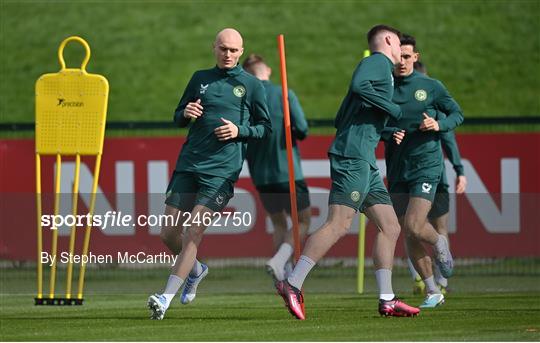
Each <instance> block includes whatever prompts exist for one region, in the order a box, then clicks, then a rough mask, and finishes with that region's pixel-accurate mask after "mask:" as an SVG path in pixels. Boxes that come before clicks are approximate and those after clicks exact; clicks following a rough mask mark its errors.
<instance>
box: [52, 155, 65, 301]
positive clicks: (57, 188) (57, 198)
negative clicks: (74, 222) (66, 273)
mask: <svg viewBox="0 0 540 343" xmlns="http://www.w3.org/2000/svg"><path fill="white" fill-rule="evenodd" d="M61 179H62V157H61V156H60V154H56V180H55V182H56V183H55V191H54V215H55V216H58V214H59V213H60V181H61ZM57 243H58V228H57V227H55V228H53V232H52V247H51V255H52V258H53V261H52V265H51V280H50V284H49V298H51V299H53V298H54V286H55V283H56V250H57Z"/></svg>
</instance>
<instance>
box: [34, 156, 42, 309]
mask: <svg viewBox="0 0 540 343" xmlns="http://www.w3.org/2000/svg"><path fill="white" fill-rule="evenodd" d="M36 210H37V298H38V299H42V298H43V265H42V264H41V252H42V251H43V235H42V230H43V228H42V227H41V213H42V212H41V156H39V154H36Z"/></svg>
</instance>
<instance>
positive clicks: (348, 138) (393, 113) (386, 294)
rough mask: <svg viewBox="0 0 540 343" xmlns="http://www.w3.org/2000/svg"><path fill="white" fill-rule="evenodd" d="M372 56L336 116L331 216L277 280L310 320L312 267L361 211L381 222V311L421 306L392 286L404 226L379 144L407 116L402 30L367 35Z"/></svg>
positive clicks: (379, 29)
mask: <svg viewBox="0 0 540 343" xmlns="http://www.w3.org/2000/svg"><path fill="white" fill-rule="evenodd" d="M367 40H368V44H369V49H370V51H371V53H372V54H371V56H369V57H366V58H364V59H363V60H362V61H361V62H360V63H359V64H358V66H357V67H356V70H355V71H354V73H353V76H352V81H351V83H350V86H349V91H348V93H347V95H346V96H345V98H344V100H343V102H342V103H341V107H340V109H339V111H338V113H337V116H336V119H335V125H336V128H337V132H336V137H335V139H334V141H333V143H332V145H331V147H330V150H329V151H328V155H329V158H330V177H331V179H332V188H331V190H330V197H329V208H328V218H327V219H326V222H325V223H324V224H323V226H322V227H321V228H319V229H318V230H317V231H316V232H314V233H313V234H312V235H311V236H310V237H309V238H308V239H307V241H306V245H305V248H304V250H303V252H302V256H300V258H299V260H298V263H297V264H296V266H295V268H294V270H293V271H292V273H291V275H290V276H289V277H288V278H287V279H285V280H284V281H281V282H278V283H276V288H277V290H278V293H279V294H280V295H281V296H282V297H283V300H284V301H285V305H286V306H287V308H288V309H289V312H290V313H291V314H292V315H293V316H295V317H296V318H297V319H300V320H304V319H305V314H304V312H303V309H302V302H303V295H302V292H301V289H302V285H303V283H304V280H305V279H306V277H307V275H308V274H309V272H310V270H311V269H312V268H313V267H314V266H315V264H316V263H317V261H319V260H320V259H321V258H322V257H323V256H324V255H325V254H326V253H327V251H328V250H329V249H330V248H331V247H332V246H333V245H334V244H335V243H336V242H337V241H338V240H339V239H340V238H341V237H343V236H344V235H345V234H346V233H347V231H348V230H349V228H350V227H351V224H352V220H353V218H354V216H355V215H356V214H357V212H358V211H359V210H360V211H362V212H364V213H365V214H366V215H367V216H368V218H369V219H370V220H371V221H372V222H373V223H375V225H376V226H377V228H378V230H377V234H376V237H375V242H374V247H373V262H374V264H375V277H376V280H377V286H378V288H379V303H378V308H379V313H380V314H381V315H385V316H400V317H401V316H414V315H417V314H418V313H419V312H420V310H419V309H417V308H414V307H412V306H409V305H407V304H405V303H404V302H403V301H401V300H399V299H398V298H397V297H396V296H395V294H394V291H393V289H392V267H393V260H394V250H395V247H396V243H397V240H398V237H399V233H400V226H399V223H398V219H397V217H396V213H395V212H394V208H393V207H392V202H391V200H390V196H389V194H388V191H387V190H386V188H385V186H384V184H383V182H382V179H381V176H380V174H379V170H378V169H377V165H376V159H375V148H376V147H377V144H378V142H379V139H380V136H381V132H382V130H383V128H384V126H385V124H386V122H387V121H388V118H389V117H393V118H395V119H396V120H397V119H399V118H400V117H401V109H400V107H399V106H398V105H396V104H394V103H392V95H393V91H394V85H393V83H394V79H393V76H392V70H393V68H394V65H395V64H397V63H399V61H400V59H401V50H400V33H399V31H397V30H396V29H394V28H392V27H389V26H386V25H377V26H374V27H373V28H371V30H370V31H369V32H368V34H367Z"/></svg>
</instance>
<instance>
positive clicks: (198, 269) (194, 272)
mask: <svg viewBox="0 0 540 343" xmlns="http://www.w3.org/2000/svg"><path fill="white" fill-rule="evenodd" d="M202 272H203V267H202V264H201V262H199V260H197V259H195V263H194V264H193V268H191V271H190V272H189V276H191V277H197V276H199V275H201V273H202Z"/></svg>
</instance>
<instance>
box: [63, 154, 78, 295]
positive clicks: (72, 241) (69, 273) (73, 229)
mask: <svg viewBox="0 0 540 343" xmlns="http://www.w3.org/2000/svg"><path fill="white" fill-rule="evenodd" d="M80 168H81V155H79V154H77V156H76V158H75V175H74V181H73V194H72V196H73V201H72V204H73V210H72V213H73V216H74V217H75V218H76V217H77V200H78V198H79V171H80ZM76 224H77V223H76V222H75V223H74V224H73V226H72V227H71V232H70V234H69V256H73V253H74V252H75V237H76V229H77V225H76ZM72 272H73V261H72V259H71V258H70V259H69V262H68V266H67V275H66V298H67V299H71V281H72V280H71V278H72V277H71V276H72Z"/></svg>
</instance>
